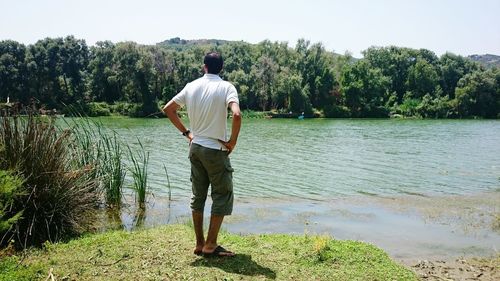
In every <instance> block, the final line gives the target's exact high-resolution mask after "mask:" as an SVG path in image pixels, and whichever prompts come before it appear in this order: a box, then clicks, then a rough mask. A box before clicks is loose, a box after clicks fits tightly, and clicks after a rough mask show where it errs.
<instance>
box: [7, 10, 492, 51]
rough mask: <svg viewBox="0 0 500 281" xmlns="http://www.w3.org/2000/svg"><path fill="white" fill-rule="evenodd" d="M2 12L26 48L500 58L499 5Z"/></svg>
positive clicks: (12, 33) (10, 36) (9, 35)
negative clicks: (185, 45)
mask: <svg viewBox="0 0 500 281" xmlns="http://www.w3.org/2000/svg"><path fill="white" fill-rule="evenodd" d="M0 11H1V12H0V15H1V16H0V40H6V39H12V40H16V41H19V42H21V43H24V44H31V43H34V42H36V41H37V40H39V39H43V38H45V37H62V36H66V35H74V36H75V37H77V38H80V39H85V40H86V41H87V44H89V45H93V44H95V42H97V41H102V40H111V41H113V42H119V41H124V40H130V41H135V42H138V43H142V44H155V43H158V42H161V41H163V40H165V39H169V38H172V37H180V38H183V39H226V40H243V41H246V42H250V43H258V42H260V41H262V40H264V39H269V40H271V41H287V42H289V44H290V46H294V45H295V43H296V41H297V39H299V38H305V39H307V40H310V41H311V42H313V43H314V42H322V43H323V44H324V45H325V47H326V48H327V49H328V50H330V51H335V52H337V53H344V52H345V51H350V52H351V53H352V54H353V55H354V56H355V57H360V56H361V54H360V52H361V51H362V50H365V49H367V48H368V47H370V46H373V45H375V46H387V45H396V46H401V47H411V48H426V49H429V50H431V51H434V52H435V53H436V54H437V55H441V54H443V53H444V52H446V51H450V52H453V53H456V54H460V55H465V56H467V55H471V54H486V53H491V54H497V55H500V0H475V1H474V0H400V1H398V0H371V1H370V0H350V1H348V0H345V1H337V0H309V1H307V0H289V1H285V0H274V1H273V0H247V1H238V0H232V1H231V0H213V1H194V0H177V1H168V0H163V1H161V0H142V1H139V0H136V1H132V0H81V1H76V0H0Z"/></svg>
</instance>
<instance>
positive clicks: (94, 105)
mask: <svg viewBox="0 0 500 281" xmlns="http://www.w3.org/2000/svg"><path fill="white" fill-rule="evenodd" d="M86 113H87V115H88V116H90V117H97V116H110V115H111V110H110V108H109V105H108V104H107V103H105V102H91V103H88V111H87V112H86Z"/></svg>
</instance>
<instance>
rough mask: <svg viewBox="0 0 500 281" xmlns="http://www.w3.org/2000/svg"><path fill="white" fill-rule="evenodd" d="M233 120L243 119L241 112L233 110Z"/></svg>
mask: <svg viewBox="0 0 500 281" xmlns="http://www.w3.org/2000/svg"><path fill="white" fill-rule="evenodd" d="M233 120H237V121H241V112H239V111H237V112H233Z"/></svg>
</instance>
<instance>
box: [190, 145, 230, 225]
mask: <svg viewBox="0 0 500 281" xmlns="http://www.w3.org/2000/svg"><path fill="white" fill-rule="evenodd" d="M189 160H190V161H191V183H192V189H193V196H192V197H191V209H192V210H193V211H198V212H203V210H204V208H205V201H206V199H207V194H208V187H209V185H211V193H210V195H211V197H212V215H222V216H227V215H230V214H231V213H232V211H233V171H234V170H233V168H232V167H231V162H230V161H229V157H228V152H227V151H222V150H217V149H211V148H206V147H203V146H201V145H198V144H195V143H192V144H191V147H190V149H189Z"/></svg>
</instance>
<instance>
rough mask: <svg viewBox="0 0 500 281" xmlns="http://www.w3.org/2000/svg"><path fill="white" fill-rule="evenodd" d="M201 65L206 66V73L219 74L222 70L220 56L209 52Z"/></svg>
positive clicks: (222, 62)
mask: <svg viewBox="0 0 500 281" xmlns="http://www.w3.org/2000/svg"><path fill="white" fill-rule="evenodd" d="M203 63H204V64H205V65H206V66H207V71H208V73H210V74H219V72H220V71H221V70H222V65H223V64H224V61H223V60H222V56H221V55H220V54H219V53H217V52H210V53H208V54H206V55H205V59H204V60H203Z"/></svg>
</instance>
